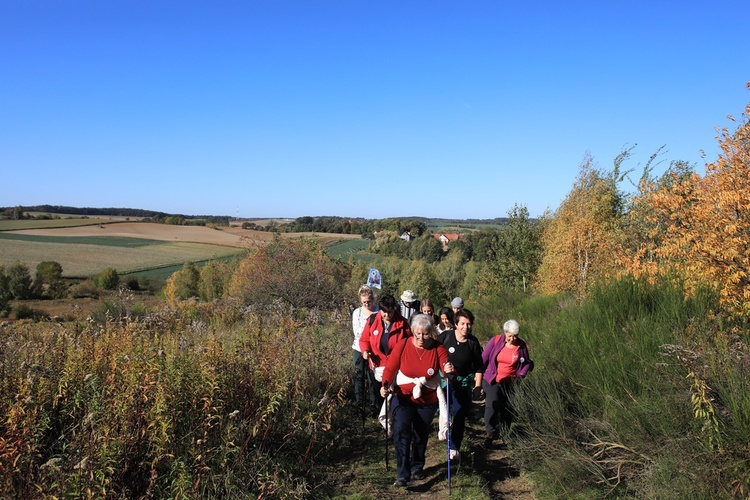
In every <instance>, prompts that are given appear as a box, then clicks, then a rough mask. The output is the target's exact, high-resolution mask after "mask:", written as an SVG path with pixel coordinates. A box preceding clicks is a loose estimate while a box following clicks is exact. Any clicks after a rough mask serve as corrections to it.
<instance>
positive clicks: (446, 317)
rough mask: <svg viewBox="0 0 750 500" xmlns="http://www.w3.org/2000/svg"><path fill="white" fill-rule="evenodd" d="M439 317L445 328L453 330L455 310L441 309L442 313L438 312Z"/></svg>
mask: <svg viewBox="0 0 750 500" xmlns="http://www.w3.org/2000/svg"><path fill="white" fill-rule="evenodd" d="M438 316H439V317H440V323H441V324H442V325H443V328H453V309H451V308H450V307H442V308H440V312H438Z"/></svg>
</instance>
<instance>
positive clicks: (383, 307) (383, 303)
mask: <svg viewBox="0 0 750 500" xmlns="http://www.w3.org/2000/svg"><path fill="white" fill-rule="evenodd" d="M378 307H379V308H380V312H381V315H382V316H383V319H384V320H386V321H391V320H392V319H393V318H394V317H395V315H396V314H397V311H398V302H396V298H395V297H394V296H393V295H391V294H389V293H387V294H385V295H383V296H382V297H380V300H378Z"/></svg>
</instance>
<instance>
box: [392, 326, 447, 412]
mask: <svg viewBox="0 0 750 500" xmlns="http://www.w3.org/2000/svg"><path fill="white" fill-rule="evenodd" d="M448 361H450V358H449V356H448V350H447V349H446V348H445V346H444V345H443V344H441V343H440V342H438V341H436V340H433V341H432V342H431V345H430V347H429V348H426V349H418V348H417V347H416V346H415V345H414V343H413V342H412V339H403V340H401V341H400V342H399V344H398V345H397V346H396V348H395V349H394V350H393V351H391V355H390V356H388V365H387V366H386V367H385V371H384V372H383V385H384V386H385V387H393V389H394V392H395V393H396V395H397V396H399V397H402V398H409V399H410V400H411V401H412V403H414V404H417V405H424V404H429V403H435V402H437V400H438V397H437V392H435V389H431V388H429V387H426V386H425V387H422V396H421V397H420V398H419V399H414V396H413V395H412V390H413V389H414V384H413V383H407V384H404V385H398V384H396V383H395V382H396V381H397V376H398V372H401V373H403V374H404V375H405V376H407V377H409V378H417V377H425V378H427V379H430V378H433V377H435V376H436V375H437V374H438V372H442V371H443V367H444V366H445V363H447V362H448Z"/></svg>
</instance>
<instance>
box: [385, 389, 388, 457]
mask: <svg viewBox="0 0 750 500" xmlns="http://www.w3.org/2000/svg"><path fill="white" fill-rule="evenodd" d="M388 396H389V394H387V393H386V395H385V470H386V471H387V470H388Z"/></svg>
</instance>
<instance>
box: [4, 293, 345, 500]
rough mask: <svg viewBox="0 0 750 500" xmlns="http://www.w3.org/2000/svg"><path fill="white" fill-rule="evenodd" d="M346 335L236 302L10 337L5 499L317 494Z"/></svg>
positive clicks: (339, 397) (330, 325) (46, 326)
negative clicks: (240, 308) (317, 470)
mask: <svg viewBox="0 0 750 500" xmlns="http://www.w3.org/2000/svg"><path fill="white" fill-rule="evenodd" d="M125 306H126V305H122V306H120V307H118V308H117V309H118V310H125V309H126V307H125ZM113 316H116V317H113ZM349 336H350V332H349V330H348V329H347V328H346V327H345V326H344V325H341V324H338V323H337V322H335V321H331V320H329V319H327V318H326V315H324V314H320V313H318V312H317V311H301V312H300V311H290V310H278V309H274V308H267V309H262V310H250V309H248V310H245V311H240V312H239V313H238V311H237V307H236V304H232V303H229V302H227V303H221V302H214V303H211V304H201V305H198V304H196V303H189V302H188V303H185V305H184V307H181V308H178V309H175V310H167V309H164V310H161V311H156V312H151V313H148V314H137V315H130V314H125V315H111V314H108V313H105V314H103V315H97V317H91V318H89V320H88V321H85V322H81V323H77V324H66V325H58V324H53V323H13V324H10V325H7V326H5V327H4V328H2V329H0V345H1V346H2V349H0V361H1V363H0V415H1V416H2V422H3V423H2V426H0V476H2V478H3V479H2V480H1V481H2V482H0V496H3V497H34V496H38V495H39V493H40V492H45V494H47V495H53V496H57V497H81V496H87V497H94V496H95V497H128V498H130V497H156V498H161V497H193V498H198V497H200V498H203V497H231V498H243V497H247V498H249V497H254V498H257V497H264V496H287V497H305V496H309V495H310V492H311V491H313V490H314V488H315V487H316V484H315V475H314V474H313V471H314V467H315V464H316V460H319V459H320V458H321V456H324V455H325V453H327V451H328V450H329V449H330V448H331V446H332V444H333V440H334V438H333V432H332V429H333V428H334V427H335V426H336V425H335V424H336V419H337V418H338V415H339V412H338V411H337V409H339V408H340V407H341V406H342V405H343V404H344V401H343V393H344V391H343V389H342V387H345V386H346V385H347V381H348V380H347V373H348V368H349V366H348V365H349V357H348V356H347V355H348V354H349V352H348V349H347V348H348V345H349V343H350V341H349Z"/></svg>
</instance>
